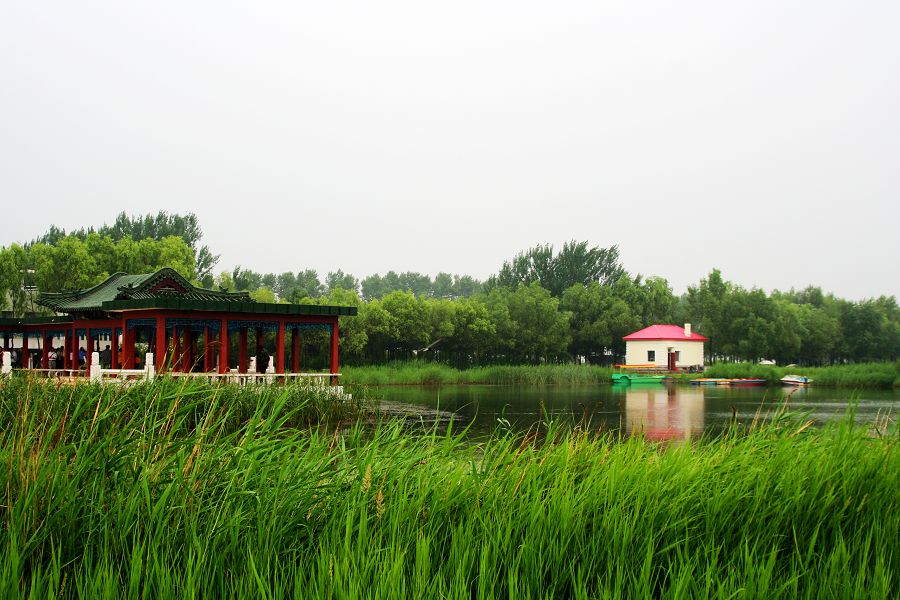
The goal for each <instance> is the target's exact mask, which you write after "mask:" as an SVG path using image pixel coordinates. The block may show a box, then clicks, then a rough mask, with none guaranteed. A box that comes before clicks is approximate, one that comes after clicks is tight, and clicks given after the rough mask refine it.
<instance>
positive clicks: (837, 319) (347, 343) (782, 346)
mask: <svg viewBox="0 0 900 600" xmlns="http://www.w3.org/2000/svg"><path fill="white" fill-rule="evenodd" d="M201 240H202V232H201V230H200V227H199V225H198V223H197V219H196V216H194V215H193V214H188V215H169V214H166V213H159V214H157V215H152V216H150V215H148V216H145V217H129V216H127V215H125V214H124V213H123V214H121V215H119V216H118V217H117V219H116V221H115V223H114V225H112V226H106V225H104V226H102V227H100V228H97V229H96V230H94V229H89V230H78V231H76V232H72V233H66V232H65V231H63V230H60V229H58V228H55V227H51V229H50V230H49V231H48V233H47V234H45V235H44V236H41V237H40V238H38V239H36V240H33V241H31V242H29V243H26V244H23V245H18V244H12V245H11V246H9V247H4V248H0V309H4V310H11V311H12V312H13V313H17V314H22V313H24V312H29V311H32V310H35V309H36V308H38V307H35V306H34V304H33V298H34V294H35V292H36V291H59V290H62V289H76V288H83V287H88V286H90V285H94V284H96V283H99V282H100V281H102V280H103V279H104V278H106V277H107V276H108V275H109V274H110V273H113V272H116V271H125V272H129V273H142V272H151V271H154V270H156V269H158V268H161V267H164V266H167V267H172V268H174V269H176V270H177V271H179V272H180V273H181V274H183V275H185V276H186V277H188V278H189V279H191V280H193V281H194V282H196V283H198V284H200V285H203V286H204V287H216V288H219V289H224V290H246V291H249V292H250V293H251V295H252V296H253V297H254V298H255V299H256V300H258V301H264V302H290V303H313V304H338V305H352V306H356V307H358V310H359V314H358V316H357V317H353V318H342V322H341V345H342V354H343V357H344V358H343V360H344V362H346V363H349V364H380V363H384V362H387V361H391V360H397V359H408V358H412V357H417V358H424V359H429V360H440V361H444V362H448V363H450V364H453V365H455V366H471V365H479V364H495V363H541V362H564V361H571V360H573V359H575V358H576V357H583V358H584V359H586V360H587V361H589V362H592V363H598V364H608V363H612V362H616V361H619V360H621V357H622V356H623V355H624V350H625V346H624V342H623V341H622V337H623V336H625V335H627V334H629V333H631V332H633V331H636V330H638V329H641V328H643V327H646V326H648V325H652V324H655V323H676V324H681V323H686V322H689V323H692V324H693V327H694V330H695V331H697V332H699V333H701V334H703V335H705V336H707V337H708V338H710V342H709V343H708V344H707V346H706V351H707V354H708V355H709V358H711V359H716V360H747V361H758V360H760V359H773V360H776V361H777V362H778V363H779V364H787V363H799V364H809V365H819V364H832V363H842V362H862V361H878V360H896V359H898V357H900V310H898V307H897V302H896V298H894V297H893V296H890V297H887V296H882V297H879V298H873V299H867V300H862V301H850V300H845V299H842V298H838V297H835V296H834V295H833V294H827V293H824V292H823V291H822V290H821V289H820V288H817V287H809V288H806V289H804V290H800V291H795V290H790V291H788V292H780V291H777V290H776V291H773V292H771V293H766V292H764V291H763V290H760V289H757V288H752V289H745V288H743V287H741V286H739V285H736V284H734V283H732V282H729V281H727V280H725V279H724V278H723V276H722V274H721V272H720V271H718V270H716V269H713V270H712V271H711V272H710V274H709V275H708V276H707V277H705V278H703V279H701V281H700V282H698V283H697V284H696V285H692V286H689V287H688V290H687V292H686V293H685V294H682V295H680V296H676V295H675V294H674V293H673V291H672V288H671V287H670V286H669V284H668V282H667V281H666V280H665V279H664V278H662V277H643V276H641V275H635V274H630V273H629V272H628V271H626V269H625V268H624V266H623V265H622V264H621V261H620V258H619V252H618V248H617V247H616V246H611V247H608V248H602V247H597V246H591V245H590V244H589V243H588V242H584V241H572V242H568V243H566V244H564V245H563V246H562V247H561V248H559V249H558V250H557V249H554V248H553V246H550V245H539V246H535V247H534V248H531V249H529V250H526V251H523V252H521V253H519V254H517V255H515V256H514V257H512V258H511V259H510V260H508V261H506V262H504V264H503V265H501V266H500V268H499V269H498V271H497V273H496V274H495V275H493V276H491V277H490V278H488V279H487V280H486V281H484V282H481V281H478V280H476V279H474V278H472V277H470V276H468V275H451V274H449V273H439V274H437V275H436V276H435V277H434V278H432V277H430V276H428V275H425V274H421V273H415V272H402V273H398V272H395V271H388V272H387V273H386V274H384V275H380V274H376V275H371V276H369V277H366V278H364V279H362V280H359V279H357V278H356V277H354V276H353V275H351V274H348V273H344V272H343V271H341V270H338V271H334V272H329V273H327V274H326V276H325V278H324V280H323V279H320V277H319V275H318V273H317V272H316V271H315V270H313V269H304V270H298V271H294V272H285V273H281V274H276V273H257V272H254V271H252V270H249V269H244V268H242V267H240V266H238V267H235V268H234V269H232V270H231V271H220V272H219V273H218V274H214V273H213V267H214V266H215V265H216V263H217V261H218V257H217V256H216V255H214V254H213V253H212V252H211V251H210V250H209V248H207V247H206V246H203V245H201Z"/></svg>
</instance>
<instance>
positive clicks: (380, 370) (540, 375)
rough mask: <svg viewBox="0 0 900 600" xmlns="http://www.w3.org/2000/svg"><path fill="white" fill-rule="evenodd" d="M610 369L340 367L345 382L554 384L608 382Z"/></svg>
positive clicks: (571, 366) (418, 364) (435, 365)
mask: <svg viewBox="0 0 900 600" xmlns="http://www.w3.org/2000/svg"><path fill="white" fill-rule="evenodd" d="M611 375H612V369H608V368H605V367H598V366H593V365H576V364H562V365H497V366H488V367H473V368H471V369H454V368H453V367H449V366H447V365H444V364H441V363H426V362H396V363H390V364H387V365H381V366H375V367H342V368H341V383H343V384H346V385H437V384H440V385H453V384H487V385H507V384H524V385H554V384H561V383H570V384H577V383H608V382H609V381H610V378H611Z"/></svg>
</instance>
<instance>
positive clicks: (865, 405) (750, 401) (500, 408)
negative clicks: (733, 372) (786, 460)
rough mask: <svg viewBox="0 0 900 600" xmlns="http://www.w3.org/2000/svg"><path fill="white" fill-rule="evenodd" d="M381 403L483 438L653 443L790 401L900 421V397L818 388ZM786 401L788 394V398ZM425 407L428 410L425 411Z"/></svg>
mask: <svg viewBox="0 0 900 600" xmlns="http://www.w3.org/2000/svg"><path fill="white" fill-rule="evenodd" d="M380 393H381V395H382V396H383V398H384V400H386V401H387V402H389V403H398V404H400V405H403V406H409V405H411V406H410V408H414V409H416V410H418V411H421V412H422V414H423V417H424V418H425V419H426V420H427V419H428V415H429V413H431V414H433V413H432V411H431V410H430V409H437V410H440V411H446V412H447V413H452V414H453V415H454V419H455V420H456V421H457V422H458V423H467V424H468V423H472V430H473V433H476V434H485V433H489V432H490V431H492V430H494V429H496V428H497V426H498V424H499V423H500V422H501V421H500V420H505V421H506V422H509V423H510V424H511V425H512V427H514V428H516V429H520V430H523V429H527V428H528V427H530V426H531V425H533V424H535V423H536V422H538V421H539V420H540V419H541V417H542V415H544V414H545V415H548V416H549V418H553V419H562V420H564V421H567V422H570V423H573V422H578V421H583V420H589V422H590V424H591V427H593V428H598V429H599V428H603V429H609V430H616V431H621V430H625V431H626V432H628V433H636V432H643V433H644V434H645V435H647V436H648V437H654V438H659V439H673V438H681V437H692V436H693V437H695V436H698V435H699V434H701V433H703V432H704V431H707V432H717V431H721V430H722V429H723V428H724V427H725V426H726V425H727V424H728V423H729V422H730V421H731V418H732V414H733V413H734V414H735V415H736V417H737V420H738V421H739V422H741V423H746V424H749V423H751V422H752V421H753V418H754V416H755V415H756V414H757V412H758V411H761V412H762V413H764V414H765V413H770V412H772V411H773V410H775V409H776V408H777V407H778V406H779V404H780V403H781V402H782V401H783V400H784V398H785V397H787V398H788V402H789V406H791V407H792V408H793V409H794V410H797V411H801V412H803V413H806V414H808V415H809V416H810V418H812V419H813V420H815V421H816V422H817V423H824V422H826V421H828V420H831V419H837V418H841V417H842V416H844V415H845V414H846V412H847V410H848V407H849V406H850V404H851V403H853V402H858V406H857V408H856V421H857V422H859V423H871V422H874V421H875V420H876V419H879V420H881V419H883V418H885V417H889V418H890V420H891V422H893V423H896V421H897V417H898V413H900V393H898V392H896V391H885V390H871V391H852V390H836V389H820V388H815V387H813V388H805V389H804V388H768V387H761V388H753V387H743V388H741V387H738V388H729V387H723V386H714V387H709V386H692V385H672V384H670V385H662V384H645V385H633V386H618V385H616V386H612V385H581V386H547V387H517V386H479V385H471V386H443V387H387V388H382V389H381V390H380ZM788 395H789V396H788ZM422 409H425V410H422Z"/></svg>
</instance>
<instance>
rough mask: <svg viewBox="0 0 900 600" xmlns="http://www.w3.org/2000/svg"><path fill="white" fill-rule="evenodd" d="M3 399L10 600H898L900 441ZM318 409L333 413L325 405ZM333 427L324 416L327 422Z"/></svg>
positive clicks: (293, 394)
mask: <svg viewBox="0 0 900 600" xmlns="http://www.w3.org/2000/svg"><path fill="white" fill-rule="evenodd" d="M180 385H182V384H177V385H176V384H173V382H166V381H164V380H163V381H161V382H160V383H157V384H153V385H147V386H137V387H135V388H131V389H129V390H117V389H114V388H109V387H107V388H98V387H92V386H86V385H84V386H74V387H67V386H64V387H61V388H58V389H57V388H56V387H54V386H52V385H48V384H41V383H38V382H36V381H33V380H26V379H14V380H13V381H12V382H7V383H3V384H0V411H2V414H0V477H2V481H0V515H2V528H0V547H2V554H0V597H3V598H10V599H13V598H25V597H32V598H57V597H60V598H192V597H204V598H208V597H216V598H224V597H228V598H234V597H247V598H355V597H366V598H406V597H411V598H440V597H446V598H499V597H516V598H597V597H608V598H646V597H672V598H697V597H715V598H726V597H727V598H795V597H806V598H830V597H853V598H862V597H874V598H885V597H891V596H896V593H897V586H898V583H900V581H898V578H900V539H898V531H900V445H898V441H900V437H898V433H897V432H896V431H895V430H891V431H890V432H884V431H882V432H881V433H878V434H875V433H874V432H873V431H870V430H864V429H861V428H857V427H854V426H853V425H852V422H851V421H850V420H849V418H848V420H847V421H845V422H843V423H841V424H837V425H833V426H829V427H827V428H825V429H822V430H816V429H814V428H812V427H809V426H808V424H807V423H805V422H803V421H802V420H799V419H797V418H793V417H791V416H790V415H784V414H779V415H778V416H777V417H775V419H774V421H773V422H771V423H769V424H767V425H766V426H763V427H760V428H757V429H753V430H749V431H747V430H742V431H738V430H735V431H733V432H731V433H730V434H728V435H726V436H725V437H723V438H719V439H716V440H712V439H705V440H701V441H699V442H696V443H694V444H683V445H676V446H662V445H658V444H654V443H650V442H647V441H644V440H642V439H639V438H633V439H629V440H618V439H616V438H613V437H611V436H609V435H594V434H591V433H588V432H586V431H582V430H580V429H577V428H576V429H574V430H562V429H560V430H554V429H552V428H551V429H550V430H549V431H548V430H546V429H541V430H539V431H537V432H532V433H531V434H529V435H516V434H502V433H498V434H497V435H496V436H494V437H492V438H491V439H489V440H488V441H486V442H483V443H478V444H474V443H471V442H467V441H465V438H464V437H463V436H462V435H459V434H456V433H453V432H452V431H451V432H447V433H443V434H440V433H436V432H435V433H432V434H426V435H416V436H412V435H409V434H406V433H404V431H405V429H404V428H403V426H402V424H400V423H397V422H391V423H384V424H382V425H380V426H378V427H375V428H374V429H373V428H367V427H362V426H349V427H346V426H338V427H334V426H331V425H328V426H325V425H318V426H313V427H299V426H300V425H302V424H303V423H305V422H310V421H312V420H315V419H312V417H311V415H313V414H315V413H314V412H313V413H310V412H309V411H310V410H311V409H310V405H312V404H316V403H317V402H319V401H318V400H316V399H314V398H309V397H305V396H304V395H303V393H301V392H298V391H296V390H293V391H292V390H279V389H273V390H268V391H262V392H253V391H250V390H242V389H238V388H228V389H225V388H211V387H209V386H205V387H204V386H196V385H189V386H185V387H179V386H180ZM318 410H320V411H326V412H328V410H327V409H324V408H321V407H320V408H319V409H318ZM319 422H320V423H321V421H319Z"/></svg>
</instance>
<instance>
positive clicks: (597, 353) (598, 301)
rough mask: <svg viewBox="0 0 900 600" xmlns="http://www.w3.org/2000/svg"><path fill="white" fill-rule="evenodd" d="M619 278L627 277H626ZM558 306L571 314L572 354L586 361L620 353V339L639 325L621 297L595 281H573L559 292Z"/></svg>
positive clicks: (621, 349)
mask: <svg viewBox="0 0 900 600" xmlns="http://www.w3.org/2000/svg"><path fill="white" fill-rule="evenodd" d="M623 279H628V278H627V277H625V278H623ZM560 308H561V309H562V310H565V311H568V312H570V313H571V314H572V319H571V326H572V343H571V345H570V348H569V350H570V352H571V353H572V354H573V355H580V356H584V357H586V358H587V359H588V360H589V361H590V362H593V363H596V362H602V361H604V360H605V359H604V358H603V357H604V356H607V355H608V354H609V355H612V357H613V358H616V357H620V356H624V354H625V344H624V342H623V341H622V338H623V337H624V336H626V335H628V334H629V333H631V332H632V331H635V330H636V329H639V328H640V325H641V321H640V319H639V317H637V316H636V315H635V314H634V313H633V311H632V309H631V307H630V306H629V305H628V303H627V302H625V300H623V299H622V298H620V297H618V295H617V294H616V293H615V292H614V291H613V289H611V288H610V287H608V286H602V285H600V283H599V282H596V281H595V282H593V283H591V284H590V285H587V286H585V285H581V284H575V285H573V286H572V287H570V288H569V289H567V290H566V291H565V292H564V293H563V297H562V299H561V300H560Z"/></svg>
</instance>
